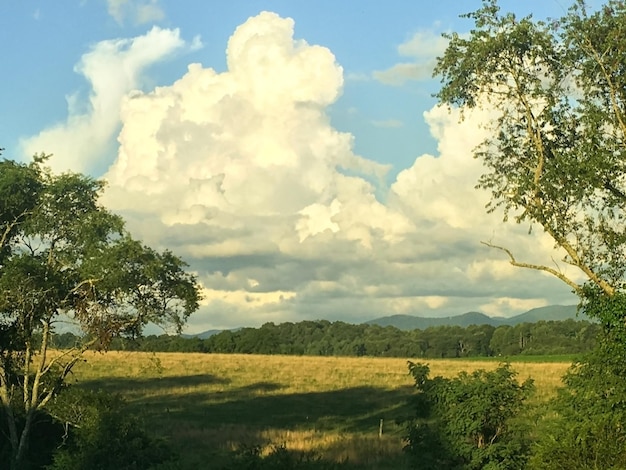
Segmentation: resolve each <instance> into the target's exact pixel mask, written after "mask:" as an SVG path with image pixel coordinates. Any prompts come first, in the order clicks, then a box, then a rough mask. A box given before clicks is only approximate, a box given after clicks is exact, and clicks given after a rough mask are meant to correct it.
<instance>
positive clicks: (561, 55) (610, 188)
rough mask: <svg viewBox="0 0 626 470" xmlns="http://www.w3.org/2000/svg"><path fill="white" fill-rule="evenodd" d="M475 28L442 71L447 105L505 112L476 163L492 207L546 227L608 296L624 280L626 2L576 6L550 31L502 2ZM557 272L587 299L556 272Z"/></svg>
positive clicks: (482, 14)
mask: <svg viewBox="0 0 626 470" xmlns="http://www.w3.org/2000/svg"><path fill="white" fill-rule="evenodd" d="M465 16H466V17H468V18H470V19H472V20H473V21H474V23H475V28H474V29H473V30H472V31H471V33H470V34H469V36H468V37H465V36H461V35H459V34H456V33H453V34H451V35H450V36H449V39H450V43H449V46H448V48H447V50H446V51H445V53H444V55H443V56H442V57H441V58H440V59H439V60H438V65H437V67H436V69H435V74H437V75H439V76H440V77H441V81H442V87H441V90H440V91H439V93H438V94H437V97H438V98H439V99H440V101H441V102H442V103H444V104H449V105H453V106H455V105H456V106H460V107H462V108H473V107H487V108H488V109H491V110H493V111H494V112H495V113H496V118H494V119H493V120H492V121H491V122H490V123H489V125H488V126H489V129H490V130H491V133H490V137H489V138H487V139H486V140H485V141H484V142H483V143H482V145H481V146H479V147H478V148H477V149H476V150H475V153H474V155H475V156H476V157H477V158H479V159H480V160H481V161H482V162H483V163H484V165H485V166H486V168H487V169H488V172H487V173H485V174H484V175H483V176H482V177H481V178H480V180H479V183H478V187H480V188H484V189H487V190H490V191H491V194H492V199H491V202H490V204H489V206H488V207H489V210H495V209H496V208H497V207H502V208H503V209H504V213H505V220H506V218H507V217H508V215H509V214H513V215H514V216H515V220H516V221H517V222H518V223H521V222H527V223H530V224H531V225H532V224H537V225H539V226H540V227H541V228H542V229H543V230H544V231H545V232H546V233H547V234H549V235H550V236H551V237H552V239H553V240H554V242H555V245H556V246H557V247H559V248H560V249H562V250H563V252H564V253H565V256H564V261H565V262H566V263H568V264H570V265H572V266H574V267H576V268H578V270H580V271H581V273H582V274H583V275H584V277H585V278H586V279H587V280H588V281H589V282H590V283H591V284H593V285H594V286H596V287H597V288H599V289H600V290H602V291H603V292H605V293H606V294H608V295H613V294H614V293H615V292H616V291H617V290H619V289H622V288H623V287H624V276H625V273H626V232H624V217H625V216H626V146H625V143H626V73H625V72H626V68H625V67H624V60H623V58H624V53H625V52H626V34H624V24H626V2H624V1H623V0H610V1H608V2H607V4H606V5H605V6H603V7H601V8H600V9H599V10H598V11H596V12H593V13H590V12H589V11H588V10H587V8H586V7H585V4H584V2H583V0H577V1H576V2H575V4H574V6H573V7H572V9H571V10H570V11H569V13H568V14H567V15H566V16H565V17H564V18H562V19H560V20H556V21H552V22H549V23H545V22H541V21H534V20H533V19H532V18H531V17H525V18H516V17H515V15H513V14H511V13H509V14H500V13H499V7H498V5H497V2H496V0H485V1H484V3H483V7H482V8H481V9H479V10H478V11H476V12H474V13H469V14H467V15H465ZM496 248H500V249H501V250H503V251H505V252H506V253H507V254H508V256H509V258H510V261H511V263H512V264H513V265H516V266H522V267H527V268H533V269H539V270H543V271H546V272H549V273H551V274H553V275H555V276H556V277H558V278H559V279H561V280H562V281H564V282H566V283H567V284H568V285H570V286H571V287H572V288H573V289H574V290H575V291H576V292H577V293H579V294H581V293H582V285H581V284H579V283H578V282H575V281H574V280H573V279H574V278H571V277H567V276H566V275H565V274H564V273H563V272H562V271H560V270H559V269H558V268H552V267H550V266H547V265H534V264H528V263H524V262H518V261H517V260H516V259H515V257H514V256H513V254H512V252H511V251H510V250H508V249H506V248H502V247H496Z"/></svg>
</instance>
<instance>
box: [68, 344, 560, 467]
mask: <svg viewBox="0 0 626 470" xmlns="http://www.w3.org/2000/svg"><path fill="white" fill-rule="evenodd" d="M86 359H87V361H86V363H83V364H80V365H79V366H78V367H77V368H76V369H75V374H74V380H75V381H76V382H77V384H78V385H79V386H81V387H88V388H94V389H103V390H106V391H110V392H116V393H120V394H121V395H122V396H124V397H125V399H126V400H127V402H128V403H129V404H130V406H131V407H132V408H133V409H134V410H136V411H139V412H141V413H142V414H143V415H144V416H145V419H146V421H147V423H148V425H149V427H150V428H151V429H155V430H158V432H159V433H161V434H162V435H165V436H167V437H168V438H169V439H170V440H171V441H172V442H173V443H174V445H175V446H176V447H177V448H178V449H179V450H180V452H181V456H182V461H181V464H182V467H183V468H190V469H191V468H194V469H195V468H221V465H223V462H226V460H224V459H226V456H227V455H228V453H229V452H230V451H233V450H237V449H239V448H241V447H242V446H253V445H257V446H260V447H261V448H262V449H263V451H265V452H268V451H269V450H270V449H271V448H272V446H273V445H279V446H285V447H286V449H288V450H291V451H299V450H303V451H313V452H315V453H316V454H317V455H319V456H320V457H322V458H324V459H327V460H331V461H336V462H345V461H348V462H350V463H353V464H354V465H355V468H363V469H368V468H370V469H383V468H393V469H398V468H402V467H403V466H404V456H403V455H402V451H401V449H402V446H403V442H402V435H403V433H404V427H403V425H401V424H400V423H399V421H400V420H402V419H403V418H405V417H407V416H410V414H411V409H410V407H409V406H408V405H407V403H406V402H407V399H408V398H409V397H410V396H411V395H412V393H413V386H412V381H411V377H410V376H409V375H408V372H407V366H406V360H404V359H393V358H389V359H388V358H384V359H383V358H345V357H344V358H336V357H306V356H298V357H294V356H255V355H223V354H191V353H157V354H153V353H137V352H132V353H131V352H109V353H107V354H97V353H93V354H92V353H89V354H88V355H87V356H86ZM424 362H427V363H428V364H429V366H430V368H431V376H436V375H442V376H445V377H451V376H454V375H456V374H457V373H458V372H460V371H461V370H465V371H468V372H470V371H472V370H475V369H493V368H496V367H497V365H498V362H497V361H492V360H489V361H478V360H471V361H468V360H458V359H457V360H428V361H424ZM568 366H569V362H553V361H549V362H515V363H513V364H512V367H513V368H514V369H515V370H516V371H517V372H518V373H519V376H518V378H519V379H520V380H523V379H525V378H527V377H532V378H533V379H534V380H535V383H536V386H537V392H536V394H535V397H534V399H533V400H534V402H535V403H536V404H540V403H541V402H543V401H545V400H547V399H549V398H550V397H551V396H553V395H554V393H555V392H556V390H557V388H558V387H559V385H560V383H561V376H562V375H563V373H564V372H565V371H566V369H567V367H568ZM381 420H383V423H382V424H383V434H382V436H379V430H380V422H381Z"/></svg>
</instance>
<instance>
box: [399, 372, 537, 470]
mask: <svg viewBox="0 0 626 470" xmlns="http://www.w3.org/2000/svg"><path fill="white" fill-rule="evenodd" d="M409 371H410V373H411V375H412V376H413V378H414V379H415V385H416V388H417V391H418V393H417V395H416V396H415V402H414V405H415V411H416V415H415V418H414V419H413V420H412V421H411V424H410V425H409V428H408V434H407V436H406V437H407V442H408V444H407V446H406V448H405V450H406V451H407V452H409V454H410V455H411V456H412V460H413V463H414V465H415V468H420V469H440V468H446V469H463V470H466V469H467V470H473V469H477V470H478V469H485V470H496V469H502V470H504V469H506V470H514V469H522V468H525V465H526V461H527V459H528V454H529V449H530V442H529V440H528V437H527V433H526V432H524V431H525V429H524V428H523V426H522V425H521V424H520V422H519V420H517V419H516V417H517V416H518V414H519V413H520V412H521V411H522V408H523V405H524V402H525V400H526V399H527V398H528V397H529V395H530V393H531V392H532V391H533V389H534V385H533V383H532V380H531V379H528V380H526V381H525V382H524V383H522V384H521V385H520V384H518V382H517V381H516V379H515V375H516V373H515V372H514V371H513V370H511V368H510V366H509V365H508V364H504V365H501V366H500V367H498V368H497V369H496V370H494V371H485V370H478V371H476V372H474V373H472V374H467V373H465V372H462V373H460V374H459V375H458V376H457V377H455V378H452V379H445V378H443V377H435V378H434V379H430V378H429V377H428V374H429V372H430V370H429V368H428V366H427V365H425V364H419V363H417V364H416V363H412V362H409Z"/></svg>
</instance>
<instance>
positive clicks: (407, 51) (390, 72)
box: [372, 30, 448, 86]
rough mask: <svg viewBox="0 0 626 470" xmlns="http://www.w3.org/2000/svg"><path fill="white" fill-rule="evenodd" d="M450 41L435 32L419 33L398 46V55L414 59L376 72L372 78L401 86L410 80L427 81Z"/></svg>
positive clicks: (386, 83)
mask: <svg viewBox="0 0 626 470" xmlns="http://www.w3.org/2000/svg"><path fill="white" fill-rule="evenodd" d="M447 45H448V40H447V39H446V38H444V37H443V36H441V34H436V33H435V32H434V31H431V30H426V31H418V32H417V33H415V34H414V35H413V37H412V38H411V39H409V40H408V41H406V42H404V43H402V44H400V45H399V46H398V54H399V55H400V56H402V57H409V58H410V59H412V60H411V61H409V62H400V63H398V64H395V65H393V66H392V67H390V68H388V69H386V70H376V71H374V72H373V74H372V76H373V77H374V79H376V80H378V81H379V82H381V83H384V84H385V85H392V86H400V85H403V84H404V83H406V82H407V81H409V80H425V79H429V78H431V76H432V73H433V69H434V68H435V64H436V58H437V57H438V56H440V55H442V54H443V52H444V51H445V50H446V47H447Z"/></svg>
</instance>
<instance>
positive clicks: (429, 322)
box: [365, 312, 505, 330]
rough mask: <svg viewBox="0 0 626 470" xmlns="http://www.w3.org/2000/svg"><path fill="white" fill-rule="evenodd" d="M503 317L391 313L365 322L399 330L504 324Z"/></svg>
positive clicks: (466, 314)
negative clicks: (428, 315)
mask: <svg viewBox="0 0 626 470" xmlns="http://www.w3.org/2000/svg"><path fill="white" fill-rule="evenodd" d="M503 320H505V319H504V318H503V319H500V318H492V317H489V316H487V315H485V314H484V313H480V312H467V313H464V314H463V315H456V316H452V317H440V318H435V317H417V316H414V315H391V316H388V317H382V318H376V319H374V320H370V321H367V322H365V323H366V324H368V325H380V326H383V327H384V326H395V327H396V328H398V329H400V330H415V329H419V330H424V329H426V328H429V327H431V326H461V327H463V328H466V327H468V326H470V325H492V326H499V325H502V324H504V323H503Z"/></svg>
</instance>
